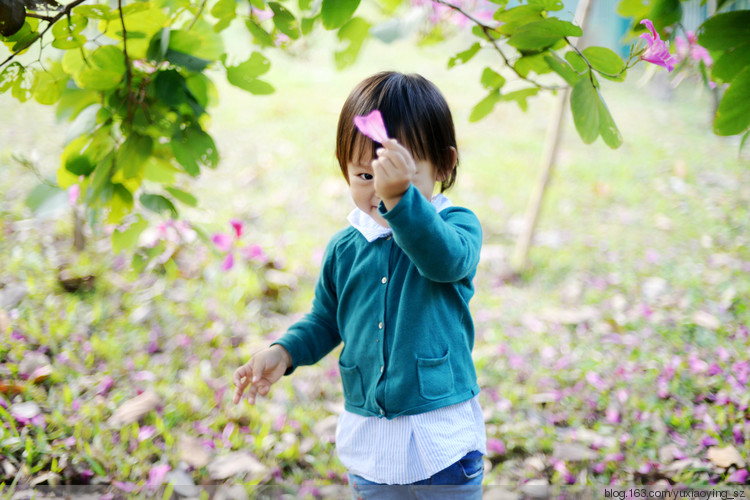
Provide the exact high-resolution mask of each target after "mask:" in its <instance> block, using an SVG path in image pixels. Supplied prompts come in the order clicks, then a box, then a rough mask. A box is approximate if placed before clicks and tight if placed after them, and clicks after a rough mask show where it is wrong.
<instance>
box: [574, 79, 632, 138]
mask: <svg viewBox="0 0 750 500" xmlns="http://www.w3.org/2000/svg"><path fill="white" fill-rule="evenodd" d="M570 109H571V111H572V113H573V122H574V123H575V126H576V130H577V131H578V135H579V136H581V139H582V140H583V142H584V143H586V144H591V143H592V142H594V141H595V140H596V138H597V137H598V136H599V134H601V136H602V139H603V140H604V142H605V143H606V144H607V146H609V147H611V148H613V149H614V148H617V147H619V146H620V145H621V144H622V136H621V134H620V131H619V130H618V128H617V125H615V122H614V120H613V119H612V115H611V114H610V112H609V109H608V108H607V105H606V103H605V102H604V100H603V99H602V97H601V94H600V93H599V89H597V88H595V87H594V85H593V84H592V83H591V80H590V79H589V78H587V77H584V78H581V79H580V80H579V81H578V83H576V84H575V86H574V87H573V92H572V93H571V95H570Z"/></svg>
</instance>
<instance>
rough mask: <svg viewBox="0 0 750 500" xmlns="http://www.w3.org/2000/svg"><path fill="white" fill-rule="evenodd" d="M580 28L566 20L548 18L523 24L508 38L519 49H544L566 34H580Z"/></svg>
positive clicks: (581, 32) (510, 43) (509, 42)
mask: <svg viewBox="0 0 750 500" xmlns="http://www.w3.org/2000/svg"><path fill="white" fill-rule="evenodd" d="M582 34H583V31H581V28H579V27H578V26H576V25H575V24H573V23H570V22H568V21H562V20H560V19H556V18H548V19H544V20H542V21H536V22H533V23H530V24H525V25H523V26H521V27H519V28H518V30H516V32H515V34H514V35H513V36H511V37H510V38H509V39H508V44H509V45H511V46H513V47H515V48H517V49H519V50H544V49H546V48H547V47H549V46H551V45H554V44H555V43H556V42H558V41H559V40H561V39H562V38H564V37H566V36H581V35H582Z"/></svg>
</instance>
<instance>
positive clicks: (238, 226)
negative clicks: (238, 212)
mask: <svg viewBox="0 0 750 500" xmlns="http://www.w3.org/2000/svg"><path fill="white" fill-rule="evenodd" d="M229 223H230V224H231V225H232V227H233V228H234V234H236V235H237V238H239V237H240V236H242V231H243V229H244V226H243V224H242V221H241V220H238V219H232V220H230V221H229Z"/></svg>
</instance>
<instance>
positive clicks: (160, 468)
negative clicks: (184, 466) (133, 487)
mask: <svg viewBox="0 0 750 500" xmlns="http://www.w3.org/2000/svg"><path fill="white" fill-rule="evenodd" d="M170 470H172V467H171V466H170V465H169V464H161V465H157V466H155V467H152V468H151V470H150V471H149V473H148V481H146V488H148V489H149V490H155V489H157V488H158V487H159V486H161V485H162V484H164V479H165V478H166V476H167V472H169V471H170Z"/></svg>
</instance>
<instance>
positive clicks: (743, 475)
mask: <svg viewBox="0 0 750 500" xmlns="http://www.w3.org/2000/svg"><path fill="white" fill-rule="evenodd" d="M747 476H748V472H747V469H737V470H736V471H734V472H732V474H730V475H729V477H728V478H727V482H728V483H739V484H745V482H746V481H747Z"/></svg>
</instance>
